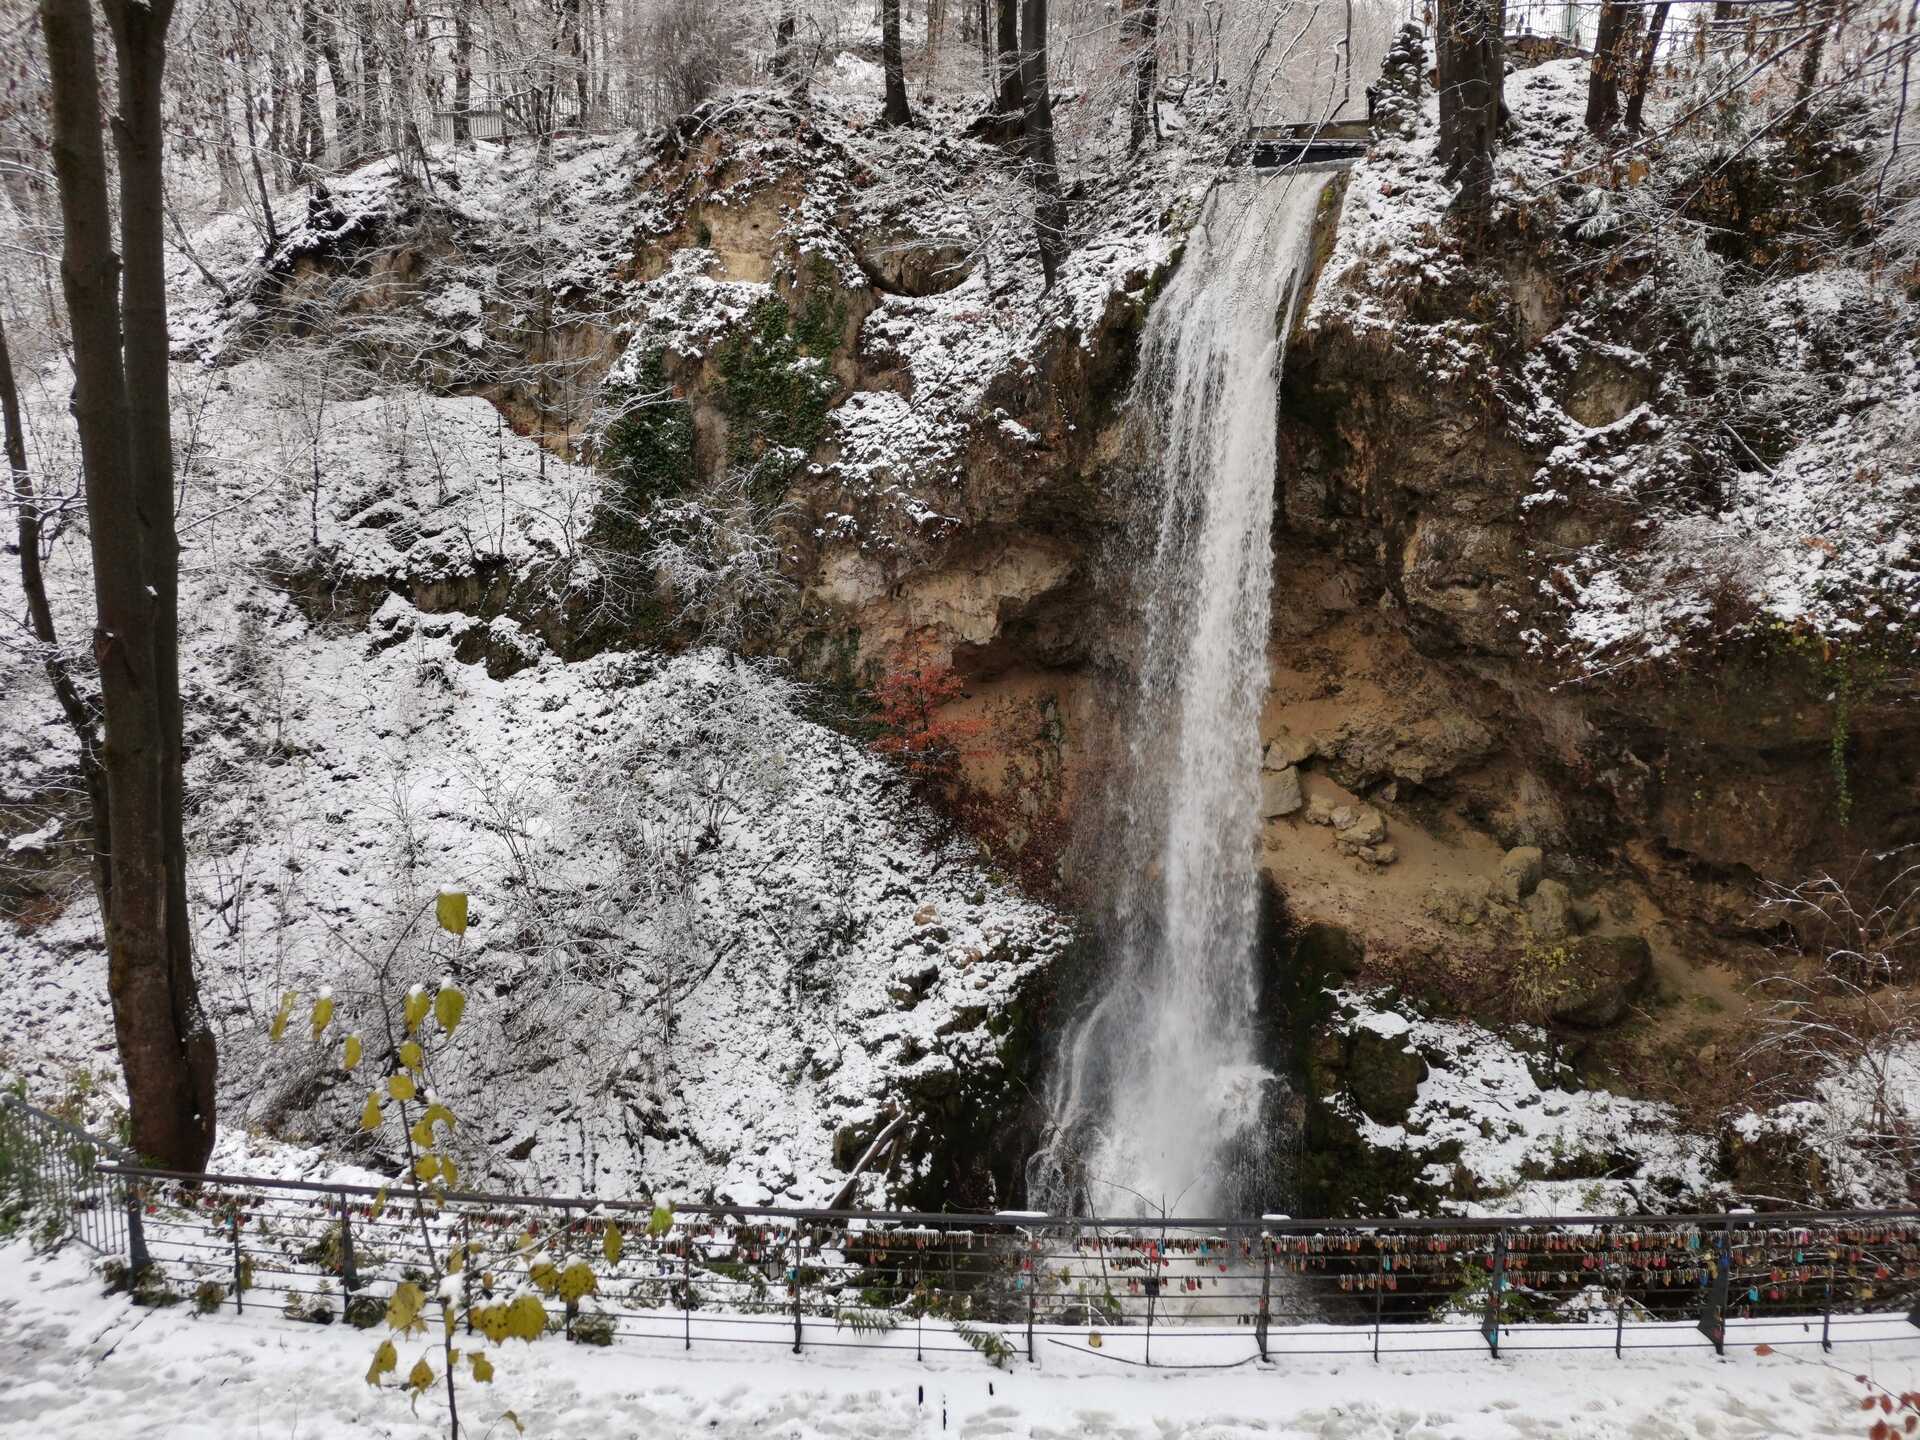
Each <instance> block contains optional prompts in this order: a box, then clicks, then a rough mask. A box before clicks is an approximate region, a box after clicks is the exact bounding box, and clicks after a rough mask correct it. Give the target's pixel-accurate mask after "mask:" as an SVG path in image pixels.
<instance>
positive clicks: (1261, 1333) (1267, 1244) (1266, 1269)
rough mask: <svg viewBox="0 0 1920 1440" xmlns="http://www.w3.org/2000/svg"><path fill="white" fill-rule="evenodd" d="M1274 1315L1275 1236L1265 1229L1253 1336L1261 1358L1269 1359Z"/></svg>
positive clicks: (1261, 1237) (1261, 1238)
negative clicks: (1256, 1315)
mask: <svg viewBox="0 0 1920 1440" xmlns="http://www.w3.org/2000/svg"><path fill="white" fill-rule="evenodd" d="M1272 1316H1273V1237H1272V1236H1270V1235H1268V1234H1267V1232H1266V1231H1265V1230H1262V1231H1261V1232H1260V1314H1259V1317H1258V1318H1257V1319H1256V1320H1255V1321H1254V1330H1253V1338H1254V1340H1255V1342H1256V1343H1257V1344H1258V1345H1259V1346H1260V1358H1261V1359H1262V1360H1269V1359H1271V1358H1272V1357H1271V1356H1269V1355H1268V1354H1267V1326H1268V1325H1270V1324H1271V1323H1272Z"/></svg>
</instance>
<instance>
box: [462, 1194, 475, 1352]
mask: <svg viewBox="0 0 1920 1440" xmlns="http://www.w3.org/2000/svg"><path fill="white" fill-rule="evenodd" d="M460 1256H461V1259H460V1303H461V1304H462V1305H463V1306H464V1307H465V1308H466V1312H467V1334H469V1335H471V1334H473V1217H472V1216H471V1215H467V1214H462V1215H461V1217H460Z"/></svg>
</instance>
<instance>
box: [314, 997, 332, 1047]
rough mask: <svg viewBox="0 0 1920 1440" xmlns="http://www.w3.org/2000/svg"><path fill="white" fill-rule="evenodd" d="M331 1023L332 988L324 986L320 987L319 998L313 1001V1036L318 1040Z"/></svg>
mask: <svg viewBox="0 0 1920 1440" xmlns="http://www.w3.org/2000/svg"><path fill="white" fill-rule="evenodd" d="M332 1023H333V989H332V987H331V986H326V987H323V988H322V989H321V991H320V998H319V999H318V1000H315V1001H314V1002H313V1038H314V1039H316V1040H318V1039H319V1038H320V1037H321V1035H323V1034H325V1033H326V1029H327V1026H329V1025H331V1024H332Z"/></svg>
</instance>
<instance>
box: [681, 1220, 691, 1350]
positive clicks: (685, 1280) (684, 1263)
mask: <svg viewBox="0 0 1920 1440" xmlns="http://www.w3.org/2000/svg"><path fill="white" fill-rule="evenodd" d="M680 1329H681V1332H682V1333H681V1341H682V1344H681V1348H682V1349H684V1350H691V1349H693V1232H692V1230H691V1229H689V1230H688V1232H687V1233H686V1234H685V1235H682V1236H681V1237H680Z"/></svg>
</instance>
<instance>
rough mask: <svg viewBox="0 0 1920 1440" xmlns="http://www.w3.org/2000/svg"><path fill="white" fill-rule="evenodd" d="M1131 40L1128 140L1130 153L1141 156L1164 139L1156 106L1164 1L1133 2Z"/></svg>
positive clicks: (1130, 23)
mask: <svg viewBox="0 0 1920 1440" xmlns="http://www.w3.org/2000/svg"><path fill="white" fill-rule="evenodd" d="M1127 30H1128V35H1127V38H1128V41H1129V42H1130V44H1131V45H1132V47H1133V60H1132V68H1133V103H1132V112H1133V113H1132V116H1131V119H1132V125H1131V127H1130V130H1129V134H1128V137H1127V153H1128V154H1129V155H1133V154H1137V153H1139V150H1140V147H1141V146H1142V145H1144V144H1146V143H1147V139H1148V137H1149V136H1151V137H1152V138H1153V139H1155V140H1158V139H1159V138H1160V125H1159V113H1158V110H1157V108H1156V107H1155V105H1154V90H1155V89H1156V88H1157V87H1158V85H1159V83H1160V61H1159V50H1160V0H1133V4H1132V6H1131V8H1130V9H1129V10H1128V12H1127Z"/></svg>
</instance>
